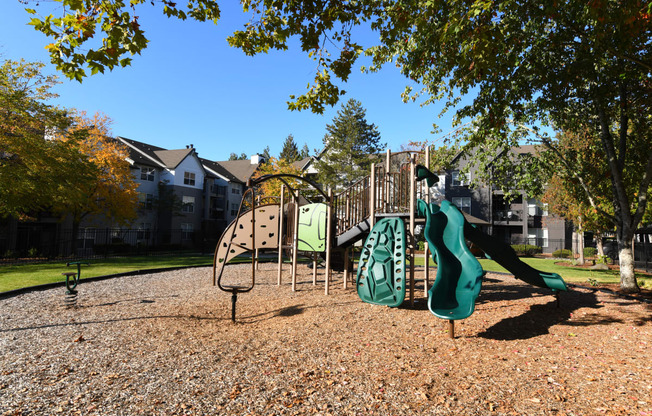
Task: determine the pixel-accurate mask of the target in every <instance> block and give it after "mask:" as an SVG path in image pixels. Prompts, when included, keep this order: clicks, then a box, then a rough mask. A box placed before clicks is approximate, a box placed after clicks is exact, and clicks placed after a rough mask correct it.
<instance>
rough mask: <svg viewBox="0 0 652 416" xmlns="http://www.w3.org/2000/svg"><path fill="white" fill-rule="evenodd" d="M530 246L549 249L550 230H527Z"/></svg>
mask: <svg viewBox="0 0 652 416" xmlns="http://www.w3.org/2000/svg"><path fill="white" fill-rule="evenodd" d="M527 239H528V244H532V245H533V246H539V247H548V229H547V228H530V229H528V230H527Z"/></svg>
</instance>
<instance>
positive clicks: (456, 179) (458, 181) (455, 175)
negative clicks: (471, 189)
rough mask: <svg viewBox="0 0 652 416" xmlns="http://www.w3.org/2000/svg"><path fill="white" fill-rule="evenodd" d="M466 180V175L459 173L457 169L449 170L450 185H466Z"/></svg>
mask: <svg viewBox="0 0 652 416" xmlns="http://www.w3.org/2000/svg"><path fill="white" fill-rule="evenodd" d="M466 185H468V181H467V178H466V175H465V174H463V173H460V171H459V170H454V171H452V172H451V186H466Z"/></svg>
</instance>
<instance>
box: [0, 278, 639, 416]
mask: <svg viewBox="0 0 652 416" xmlns="http://www.w3.org/2000/svg"><path fill="white" fill-rule="evenodd" d="M261 269H263V270H262V271H261V272H260V273H259V274H258V276H257V280H258V285H257V286H256V287H255V289H254V290H253V291H252V292H250V293H247V294H242V295H240V297H239V298H238V323H236V324H232V323H231V322H230V302H231V299H230V295H229V294H226V293H223V292H220V291H219V290H218V289H217V288H214V287H212V286H211V285H210V277H209V276H210V269H208V268H205V269H204V268H201V269H190V270H184V271H174V272H165V273H158V274H151V275H142V276H134V277H123V278H119V279H112V280H104V281H98V282H82V283H81V284H80V286H79V290H80V294H79V301H78V304H79V307H78V308H77V309H66V308H65V307H64V306H63V297H64V289H62V288H58V289H52V290H47V291H42V292H32V293H28V294H24V295H21V296H16V297H14V298H10V299H4V300H0V350H1V351H2V356H1V358H0V415H13V414H19V415H22V414H39V415H41V414H66V415H73V414H81V415H135V414H161V415H172V414H178V415H183V414H188V415H204V414H206V415H218V414H219V415H227V414H228V415H246V414H252V415H295V414H296V415H304V414H322V415H326V414H332V415H370V414H380V415H411V414H414V415H417V414H418V415H511V414H515V415H610V414H613V415H616V414H618V415H620V414H622V415H638V416H640V415H647V416H650V415H652V308H651V306H650V305H649V304H646V303H642V302H639V301H636V300H632V299H627V298H621V297H618V296H615V295H613V294H610V293H606V292H603V291H596V290H593V289H592V288H576V289H573V290H572V291H571V292H569V293H564V294H562V296H561V307H560V308H557V307H556V301H555V298H554V297H553V296H550V295H549V294H548V293H547V292H545V291H543V290H540V289H537V288H533V287H531V286H528V285H525V284H522V283H520V282H519V281H516V280H514V279H513V278H512V277H510V276H505V275H497V274H489V275H488V276H487V279H486V281H485V283H484V285H483V290H482V292H481V294H480V297H479V298H478V302H477V308H476V312H475V313H474V314H473V315H472V316H471V317H469V318H468V319H466V320H464V321H460V322H458V323H457V325H456V335H457V338H456V339H449V337H448V334H447V325H446V323H445V322H444V321H442V320H440V319H437V318H435V317H434V316H433V315H431V314H430V312H428V311H427V307H426V303H425V301H423V300H422V299H418V300H417V302H416V304H415V306H414V308H410V307H401V308H387V307H382V306H376V305H370V304H366V303H363V302H361V301H360V300H359V299H358V297H357V295H356V294H355V291H354V290H353V289H347V290H344V289H343V288H342V285H341V275H335V278H336V283H337V284H334V285H333V287H332V290H331V294H330V296H325V295H324V289H323V282H319V283H318V285H317V286H313V285H312V283H311V281H312V275H311V270H310V269H308V268H305V266H302V267H301V268H300V270H299V284H298V290H297V292H292V291H291V290H290V286H289V284H287V283H285V284H283V285H282V286H281V287H278V286H277V285H276V271H275V269H274V268H273V266H272V265H261ZM320 272H322V273H323V270H320ZM228 273H229V274H230V275H231V276H232V277H237V276H247V275H248V273H249V270H248V268H247V266H229V267H228ZM285 275H286V281H287V279H288V277H287V275H288V273H286V274H285ZM320 277H321V276H320ZM418 277H420V276H418ZM322 278H323V277H322ZM421 292H422V290H419V291H418V292H417V293H418V294H421Z"/></svg>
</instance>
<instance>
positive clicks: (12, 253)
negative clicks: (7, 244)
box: [2, 250, 18, 259]
mask: <svg viewBox="0 0 652 416" xmlns="http://www.w3.org/2000/svg"><path fill="white" fill-rule="evenodd" d="M2 257H4V258H6V259H13V258H16V257H18V254H17V253H16V252H15V251H13V250H7V251H5V254H3V255H2Z"/></svg>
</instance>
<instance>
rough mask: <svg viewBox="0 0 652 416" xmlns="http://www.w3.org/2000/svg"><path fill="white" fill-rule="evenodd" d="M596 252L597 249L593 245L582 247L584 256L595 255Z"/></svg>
mask: <svg viewBox="0 0 652 416" xmlns="http://www.w3.org/2000/svg"><path fill="white" fill-rule="evenodd" d="M597 254H598V249H597V248H595V247H584V257H595V256H596V255H597Z"/></svg>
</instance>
